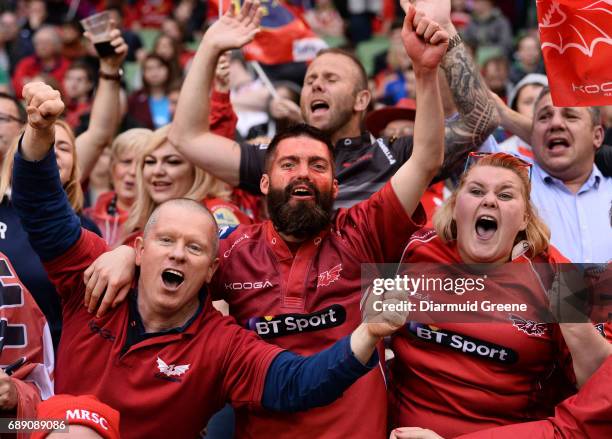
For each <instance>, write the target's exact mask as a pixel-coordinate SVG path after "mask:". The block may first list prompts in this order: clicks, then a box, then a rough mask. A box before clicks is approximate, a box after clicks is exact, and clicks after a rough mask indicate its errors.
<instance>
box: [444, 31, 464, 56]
mask: <svg viewBox="0 0 612 439" xmlns="http://www.w3.org/2000/svg"><path fill="white" fill-rule="evenodd" d="M462 42H463V40H462V39H461V35H459V34H455V36H454V37H452V38H451V39H450V40H448V48H447V49H446V51H447V52H450V51H451V50H453V49H454V48H455V47H457V46H458V45H459V44H461V43H462Z"/></svg>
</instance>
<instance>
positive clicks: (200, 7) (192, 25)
mask: <svg viewBox="0 0 612 439" xmlns="http://www.w3.org/2000/svg"><path fill="white" fill-rule="evenodd" d="M208 3H209V2H204V1H199V0H180V1H179V2H178V5H177V6H176V7H175V8H174V10H173V15H174V19H176V21H177V23H178V24H179V25H180V27H181V29H182V32H183V34H184V38H183V40H178V41H180V42H183V41H185V40H187V41H192V40H193V39H194V37H195V36H197V35H195V34H199V36H201V33H202V30H203V29H202V27H203V24H204V17H205V15H206V8H207V4H208Z"/></svg>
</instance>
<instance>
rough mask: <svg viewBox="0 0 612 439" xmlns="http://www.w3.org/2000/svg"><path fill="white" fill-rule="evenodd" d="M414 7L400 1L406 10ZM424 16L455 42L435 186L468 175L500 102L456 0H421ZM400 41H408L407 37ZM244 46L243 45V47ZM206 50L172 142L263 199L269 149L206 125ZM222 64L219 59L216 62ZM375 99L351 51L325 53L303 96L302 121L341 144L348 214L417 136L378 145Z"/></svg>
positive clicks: (406, 154) (447, 62)
mask: <svg viewBox="0 0 612 439" xmlns="http://www.w3.org/2000/svg"><path fill="white" fill-rule="evenodd" d="M408 4H409V1H408V0H402V7H403V8H404V10H406V5H408ZM416 9H417V10H419V11H422V12H424V13H425V14H426V15H427V17H429V18H430V19H431V20H432V21H434V22H437V23H438V24H439V25H440V26H441V28H442V29H443V30H445V31H446V32H448V34H449V35H450V37H451V39H450V44H449V46H448V50H447V52H446V54H445V56H444V58H443V59H442V63H441V68H442V69H443V70H444V74H445V76H446V80H447V82H448V84H449V88H450V90H451V93H452V94H453V100H454V102H455V105H456V106H457V109H458V112H459V117H458V118H456V119H453V120H452V121H449V122H447V124H446V126H445V129H444V137H445V155H444V163H443V165H442V169H441V171H440V173H439V174H438V177H437V179H444V178H446V177H448V176H449V175H450V174H451V173H452V172H453V171H454V170H457V169H459V172H460V171H461V170H462V168H461V167H462V166H463V164H464V163H465V158H466V155H467V153H468V152H469V151H470V150H472V149H475V148H477V147H478V146H480V144H482V142H483V141H484V140H485V139H486V138H487V136H489V134H490V133H491V132H492V131H493V130H494V129H495V128H496V127H497V125H498V124H499V118H498V115H497V110H496V109H495V103H494V102H493V100H492V99H491V98H490V96H489V94H488V90H487V88H486V86H485V85H484V83H483V81H482V80H481V78H480V75H479V73H478V69H477V68H476V67H475V66H474V63H473V61H472V60H471V59H470V57H469V55H468V54H467V50H466V48H465V46H464V45H463V44H462V43H461V39H460V38H459V35H458V34H457V31H456V29H455V28H454V26H453V25H452V23H451V21H450V0H443V1H440V0H419V1H417V2H416ZM402 38H403V39H404V40H405V38H406V35H405V34H403V36H402ZM245 43H246V41H244V42H243V44H245ZM207 50H208V48H206V47H204V45H200V48H199V49H198V52H197V54H196V56H195V58H194V59H193V63H192V65H191V67H190V69H189V72H188V74H187V77H186V79H185V82H184V83H183V90H184V92H183V93H181V96H180V99H179V102H178V106H177V110H176V117H175V119H174V122H173V124H172V130H171V131H170V133H169V140H170V141H171V142H172V143H173V144H174V145H175V146H176V148H177V149H178V150H179V151H181V153H182V154H183V155H185V156H186V157H187V158H188V159H189V160H191V161H192V162H193V163H195V164H197V165H198V166H200V167H201V168H202V169H204V170H206V171H207V172H210V173H211V174H213V175H215V176H217V177H219V178H221V179H222V180H224V181H226V182H227V183H229V184H231V185H232V186H237V185H240V186H241V187H243V188H245V189H247V190H249V191H251V192H254V193H258V192H259V180H260V178H261V175H262V174H263V169H264V153H265V149H266V146H265V145H261V146H256V145H249V144H243V145H239V144H238V143H228V142H219V141H218V138H217V137H216V136H215V135H214V134H212V133H211V132H210V130H209V125H208V113H209V109H210V108H209V105H210V104H209V101H208V99H204V98H203V97H204V96H208V95H209V94H210V80H211V78H209V76H208V74H207V69H208V66H209V65H210V60H209V53H207ZM212 65H216V59H215V61H214V62H212ZM370 100H371V95H370V92H369V90H368V82H367V76H366V73H365V70H364V69H363V66H362V65H361V63H360V62H359V61H358V60H357V59H356V58H355V57H354V56H352V55H350V54H348V53H347V52H343V51H339V50H337V49H331V50H328V51H323V52H321V54H319V56H317V57H316V58H315V59H314V60H313V61H312V63H311V64H310V65H309V66H308V71H307V72H306V78H305V80H304V86H303V88H302V94H301V109H302V115H303V117H304V121H305V122H306V123H307V124H309V125H312V126H314V127H316V128H319V129H321V130H322V131H324V132H326V133H327V134H328V135H329V136H330V137H331V140H332V143H333V144H334V145H335V161H336V169H337V179H338V183H339V185H340V192H339V196H338V198H337V199H336V200H335V203H334V207H336V208H338V207H350V206H352V205H354V204H356V203H358V202H359V201H362V200H365V199H368V198H369V197H370V196H371V195H372V194H374V193H375V192H376V191H378V190H379V189H381V188H382V187H383V186H384V184H385V183H386V182H387V181H388V180H389V179H390V178H391V177H392V176H393V175H394V174H395V173H396V172H397V170H398V169H399V168H400V167H401V166H402V164H403V163H405V162H406V161H407V160H408V159H409V158H410V156H411V154H412V151H413V142H412V137H401V138H398V139H383V138H380V139H375V138H374V137H373V136H371V134H370V133H368V132H367V131H364V130H363V120H364V117H365V114H366V111H367V108H368V104H369V103H370Z"/></svg>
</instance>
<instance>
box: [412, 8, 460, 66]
mask: <svg viewBox="0 0 612 439" xmlns="http://www.w3.org/2000/svg"><path fill="white" fill-rule="evenodd" d="M405 7H406V18H405V19H404V26H403V28H402V42H403V43H404V48H405V49H406V53H407V54H408V56H409V57H410V59H411V60H412V64H413V65H414V69H415V71H418V70H420V69H435V68H437V67H438V65H439V64H440V61H442V57H443V56H444V54H445V53H446V48H447V47H448V39H449V36H448V32H447V31H445V30H444V29H443V28H442V27H441V26H440V25H439V24H438V23H436V22H435V21H433V20H431V19H430V18H429V17H427V16H426V15H425V14H424V13H423V12H422V11H418V10H416V9H415V8H414V7H413V6H411V5H410V4H407V5H405Z"/></svg>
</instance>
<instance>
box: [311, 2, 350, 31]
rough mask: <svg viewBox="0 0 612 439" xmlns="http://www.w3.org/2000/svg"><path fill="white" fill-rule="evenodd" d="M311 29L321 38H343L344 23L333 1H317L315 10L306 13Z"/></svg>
mask: <svg viewBox="0 0 612 439" xmlns="http://www.w3.org/2000/svg"><path fill="white" fill-rule="evenodd" d="M304 18H305V19H306V22H308V25H309V26H310V28H311V29H312V30H313V31H314V32H315V33H316V34H317V35H319V36H321V37H342V36H343V35H344V22H343V21H342V17H340V14H339V13H338V11H337V10H336V8H335V7H334V4H333V2H332V1H331V0H315V5H314V8H313V9H308V10H306V12H305V13H304Z"/></svg>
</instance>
